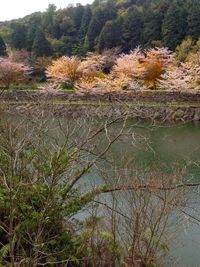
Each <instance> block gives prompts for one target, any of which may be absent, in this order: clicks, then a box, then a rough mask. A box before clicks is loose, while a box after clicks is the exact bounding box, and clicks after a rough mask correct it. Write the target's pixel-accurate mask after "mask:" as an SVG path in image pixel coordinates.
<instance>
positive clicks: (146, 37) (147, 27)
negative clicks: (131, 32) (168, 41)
mask: <svg viewBox="0 0 200 267" xmlns="http://www.w3.org/2000/svg"><path fill="white" fill-rule="evenodd" d="M162 20H163V14H162V12H161V10H160V9H158V10H153V9H152V8H149V9H147V10H146V11H145V12H144V25H143V30H142V37H141V38H142V39H141V43H142V44H144V45H145V46H146V47H150V46H152V45H153V41H158V40H161V39H162V36H161V32H162Z"/></svg>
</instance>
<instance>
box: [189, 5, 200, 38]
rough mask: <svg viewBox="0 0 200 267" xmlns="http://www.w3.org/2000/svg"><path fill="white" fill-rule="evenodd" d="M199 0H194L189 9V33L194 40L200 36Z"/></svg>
mask: <svg viewBox="0 0 200 267" xmlns="http://www.w3.org/2000/svg"><path fill="white" fill-rule="evenodd" d="M198 5H199V2H198V1H195V0H193V2H192V4H191V6H190V7H189V10H188V17H187V22H188V31H187V33H188V35H189V36H191V37H192V38H193V39H194V40H198V38H199V37H200V9H199V8H198Z"/></svg>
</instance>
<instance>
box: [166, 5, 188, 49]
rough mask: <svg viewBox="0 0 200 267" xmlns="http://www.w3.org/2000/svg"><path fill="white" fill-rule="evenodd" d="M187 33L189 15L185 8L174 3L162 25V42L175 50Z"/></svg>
mask: <svg viewBox="0 0 200 267" xmlns="http://www.w3.org/2000/svg"><path fill="white" fill-rule="evenodd" d="M186 33H187V14H186V11H185V9H184V8H183V6H181V5H180V3H178V2H176V1H175V2H173V3H172V4H171V6H170V7H169V9H168V11H167V13H166V16H165V18H164V20H163V25H162V40H163V43H164V45H165V46H167V47H169V48H170V49H172V50H174V49H175V48H176V47H177V45H179V44H180V43H181V41H182V40H183V39H184V37H185V35H186Z"/></svg>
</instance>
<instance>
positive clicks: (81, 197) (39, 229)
mask: <svg viewBox="0 0 200 267" xmlns="http://www.w3.org/2000/svg"><path fill="white" fill-rule="evenodd" d="M2 108H3V110H1V119H0V173H1V174H0V182H1V183H0V184H1V185H0V236H1V240H0V264H2V265H3V266H6V265H9V266H13V267H14V266H30V267H32V266H45V265H50V266H69V267H73V266H74V267H75V266H116V265H120V266H134V264H136V263H137V264H139V265H138V266H155V264H156V263H159V261H160V260H161V258H162V257H163V256H164V255H165V254H166V253H167V252H168V241H169V240H170V237H171V235H170V234H169V233H170V229H171V226H170V225H171V224H170V221H171V220H170V216H171V215H172V214H173V212H174V210H177V209H178V207H181V209H183V206H184V203H185V202H184V201H183V199H182V196H183V193H184V189H183V188H182V187H183V184H182V180H181V178H180V179H179V177H181V176H179V175H178V173H176V174H169V175H167V176H163V177H162V176H161V175H159V178H157V174H155V173H153V172H148V175H147V173H146V174H145V172H144V173H143V174H141V175H143V178H142V180H141V176H140V175H139V177H138V178H137V176H138V171H137V170H135V169H134V168H133V164H132V163H130V164H128V163H127V162H128V161H127V158H124V159H123V160H121V161H120V162H119V161H118V162H116V161H115V159H114V158H112V157H111V156H110V154H109V151H110V148H111V147H112V146H113V145H114V144H115V143H116V142H118V140H119V139H120V140H121V142H126V140H127V138H130V140H133V142H134V139H135V136H134V132H133V131H132V130H131V128H127V126H126V118H125V117H118V118H116V119H111V118H109V117H108V118H107V119H106V121H101V122H99V121H96V120H95V119H94V118H89V117H88V118H80V119H74V120H73V121H72V120H70V119H69V120H64V121H63V120H62V118H58V117H56V119H55V116H54V115H53V114H56V110H52V108H51V109H46V108H44V107H42V106H37V108H36V109H35V108H34V109H30V108H29V109H28V115H26V112H27V111H25V112H23V113H21V112H19V113H18V112H17V113H16V111H15V119H14V120H13V116H14V114H13V113H12V111H11V110H9V108H8V107H6V106H3V107H2ZM50 110H51V111H50ZM119 122H121V123H119ZM117 125H118V127H117V128H116V126H117ZM131 127H132V126H131ZM136 127H137V125H136ZM116 129H117V130H116ZM55 131H56V132H55ZM55 133H56V134H55ZM102 141H103V146H102ZM103 162H104V164H102V163H103ZM106 162H107V163H106ZM129 162H130V158H129ZM107 164H108V166H107ZM122 166H126V168H124V167H122ZM108 167H109V168H108ZM127 170H128V172H127ZM88 174H90V175H92V177H96V175H99V176H100V177H101V178H102V183H101V184H100V185H97V184H96V186H92V182H93V181H91V183H89V184H88V186H87V187H84V188H83V186H82V183H85V182H86V181H88V180H87V177H88ZM122 176H123V177H124V179H123V181H122V180H121V178H120V177H122ZM88 182H89V181H88ZM176 186H177V188H176ZM179 186H180V188H179ZM167 188H168V189H167ZM104 194H106V196H108V194H109V196H110V197H109V199H110V200H109V202H105V201H104V197H103V195H104ZM122 199H123V201H121V200H122ZM155 200H156V203H155ZM122 203H123V205H122ZM133 203H134V205H133ZM155 204H156V206H155ZM125 210H126V212H125ZM173 227H174V225H173ZM168 231H169V232H168ZM167 233H168V234H167ZM97 264H98V265H97Z"/></svg>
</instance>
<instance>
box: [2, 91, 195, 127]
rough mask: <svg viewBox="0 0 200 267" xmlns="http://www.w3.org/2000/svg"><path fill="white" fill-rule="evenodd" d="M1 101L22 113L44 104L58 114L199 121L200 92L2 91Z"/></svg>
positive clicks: (166, 120) (162, 120)
mask: <svg viewBox="0 0 200 267" xmlns="http://www.w3.org/2000/svg"><path fill="white" fill-rule="evenodd" d="M0 101H1V102H3V103H6V105H9V108H10V109H11V110H12V111H14V110H18V111H20V112H22V113H23V112H28V110H29V109H31V108H33V107H36V106H38V105H42V106H43V107H44V109H46V110H47V109H48V110H49V109H51V111H52V112H54V113H55V115H57V116H70V117H80V116H96V117H119V116H127V117H128V118H132V119H139V120H151V121H154V120H158V121H161V122H176V121H182V122H191V121H195V122H199V121H200V93H196V94H192V93H179V92H164V91H156V92H155V91H145V92H126V93H123V94H104V95H91V94H90V95H80V94H75V93H72V94H69V93H66V92H60V93H59V94H58V95H50V94H48V95H46V94H43V93H40V92H34V91H31V92H30V91H13V92H6V93H5V94H3V95H2V96H1V97H0Z"/></svg>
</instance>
